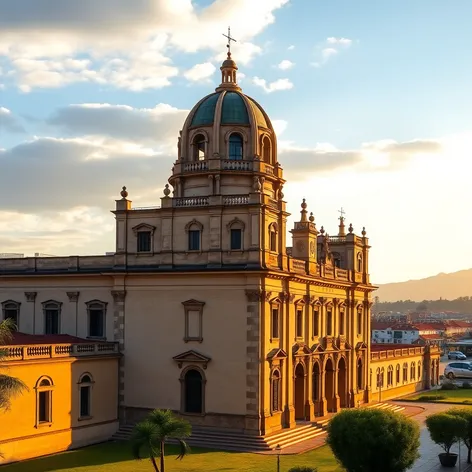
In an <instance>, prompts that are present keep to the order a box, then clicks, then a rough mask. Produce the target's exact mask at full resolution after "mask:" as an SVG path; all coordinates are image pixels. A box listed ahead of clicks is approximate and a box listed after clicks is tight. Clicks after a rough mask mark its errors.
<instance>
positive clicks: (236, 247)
mask: <svg viewBox="0 0 472 472" xmlns="http://www.w3.org/2000/svg"><path fill="white" fill-rule="evenodd" d="M245 226H246V225H245V224H244V221H241V220H240V219H239V218H234V219H232V220H231V221H230V222H229V223H228V224H227V225H226V227H227V228H228V231H229V237H230V238H229V249H230V251H242V249H243V241H244V238H243V235H244V228H245Z"/></svg>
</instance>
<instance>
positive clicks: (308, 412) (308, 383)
mask: <svg viewBox="0 0 472 472" xmlns="http://www.w3.org/2000/svg"><path fill="white" fill-rule="evenodd" d="M305 364H306V369H307V371H306V373H305V375H306V379H305V387H306V390H305V399H306V400H305V418H306V419H308V420H309V421H313V419H314V418H315V408H314V403H313V357H312V356H307V358H306V363H305Z"/></svg>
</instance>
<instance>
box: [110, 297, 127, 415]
mask: <svg viewBox="0 0 472 472" xmlns="http://www.w3.org/2000/svg"><path fill="white" fill-rule="evenodd" d="M111 295H112V296H113V336H114V341H115V342H116V341H117V342H118V348H119V350H120V352H121V353H124V351H125V297H126V290H112V291H111ZM118 406H119V418H120V423H121V424H126V403H125V356H121V357H120V365H119V378H118Z"/></svg>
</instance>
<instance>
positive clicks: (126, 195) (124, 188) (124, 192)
mask: <svg viewBox="0 0 472 472" xmlns="http://www.w3.org/2000/svg"><path fill="white" fill-rule="evenodd" d="M120 195H121V197H122V198H123V200H126V198H127V197H128V192H127V191H126V187H123V189H122V190H121V192H120Z"/></svg>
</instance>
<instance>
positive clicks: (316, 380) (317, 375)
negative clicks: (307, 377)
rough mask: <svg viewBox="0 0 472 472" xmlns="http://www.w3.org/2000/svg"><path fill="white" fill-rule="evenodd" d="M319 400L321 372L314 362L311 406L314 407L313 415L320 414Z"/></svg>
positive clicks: (318, 365)
mask: <svg viewBox="0 0 472 472" xmlns="http://www.w3.org/2000/svg"><path fill="white" fill-rule="evenodd" d="M320 398H321V370H320V364H318V362H315V364H314V365H313V405H314V407H315V415H319V414H320Z"/></svg>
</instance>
